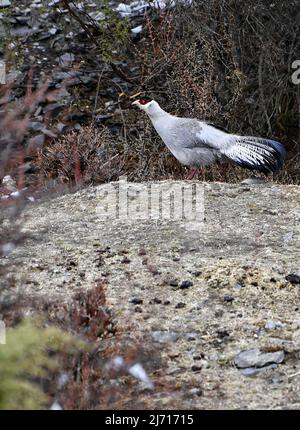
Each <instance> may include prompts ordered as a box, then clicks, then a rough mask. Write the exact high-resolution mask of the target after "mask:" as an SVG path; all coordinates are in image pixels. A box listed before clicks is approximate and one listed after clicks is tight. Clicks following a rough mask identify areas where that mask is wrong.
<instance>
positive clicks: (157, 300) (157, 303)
mask: <svg viewBox="0 0 300 430" xmlns="http://www.w3.org/2000/svg"><path fill="white" fill-rule="evenodd" d="M149 304H150V305H153V304H156V305H160V304H161V300H160V299H158V298H157V297H154V299H152V300H150V302H149Z"/></svg>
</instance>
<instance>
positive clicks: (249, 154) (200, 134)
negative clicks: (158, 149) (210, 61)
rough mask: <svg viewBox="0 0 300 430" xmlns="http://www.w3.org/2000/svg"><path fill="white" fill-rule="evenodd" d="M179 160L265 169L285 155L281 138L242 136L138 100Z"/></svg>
mask: <svg viewBox="0 0 300 430" xmlns="http://www.w3.org/2000/svg"><path fill="white" fill-rule="evenodd" d="M149 100H150V101H149ZM133 104H135V105H138V106H139V107H140V108H141V109H142V110H144V111H145V112H146V113H147V114H148V116H149V118H150V119H151V122H152V124H153V126H154V128H155V130H156V131H157V133H158V134H159V136H160V137H161V139H162V140H163V141H164V143H165V144H166V146H167V147H168V148H169V150H170V151H171V153H172V154H173V155H174V156H175V157H176V158H177V160H178V161H179V162H180V163H182V164H184V165H186V166H190V167H201V166H206V165H209V164H212V163H214V162H216V161H226V160H230V161H232V162H233V163H235V164H237V165H239V166H241V167H245V168H248V169H252V170H258V171H261V172H264V173H269V172H276V171H277V170H278V169H280V168H281V166H282V164H283V160H284V158H285V149H284V147H283V145H282V144H281V143H279V142H276V141H274V140H269V139H263V138H258V137H252V136H238V135H234V134H230V133H227V132H226V131H224V130H222V129H219V128H217V127H214V126H213V125H211V124H208V123H207V122H205V121H199V120H197V119H193V118H180V117H176V116H174V115H171V114H169V113H167V112H165V111H164V110H163V109H162V108H161V107H160V106H159V104H158V103H157V102H155V101H154V100H151V99H148V98H147V100H145V103H144V102H143V99H139V100H137V101H135V102H134V103H133Z"/></svg>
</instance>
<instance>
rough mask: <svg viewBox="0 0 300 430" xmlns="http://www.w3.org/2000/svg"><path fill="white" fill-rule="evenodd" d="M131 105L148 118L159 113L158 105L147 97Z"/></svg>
mask: <svg viewBox="0 0 300 430" xmlns="http://www.w3.org/2000/svg"><path fill="white" fill-rule="evenodd" d="M132 105H134V106H138V107H139V108H140V109H141V110H143V111H145V112H146V113H147V114H148V115H149V116H154V115H155V114H156V113H157V112H159V111H161V108H160V106H159V104H158V103H157V102H156V101H155V100H152V99H151V98H150V97H148V96H143V97H140V98H139V99H137V100H135V101H134V102H133V103H132Z"/></svg>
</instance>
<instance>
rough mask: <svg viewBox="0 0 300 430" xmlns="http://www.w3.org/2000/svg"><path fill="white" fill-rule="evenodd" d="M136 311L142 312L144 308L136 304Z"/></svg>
mask: <svg viewBox="0 0 300 430" xmlns="http://www.w3.org/2000/svg"><path fill="white" fill-rule="evenodd" d="M134 312H138V313H142V312H143V309H142V308H141V307H140V306H136V307H135V308H134Z"/></svg>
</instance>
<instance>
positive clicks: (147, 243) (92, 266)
mask: <svg viewBox="0 0 300 430" xmlns="http://www.w3.org/2000/svg"><path fill="white" fill-rule="evenodd" d="M175 184H176V185H177V186H184V185H185V184H187V182H175V181H165V182H163V183H161V185H163V186H164V187H165V189H166V190H168V189H171V188H172V187H174V185H175ZM200 185H201V184H199V186H200ZM112 186H115V185H114V184H112ZM135 186H138V184H135V185H134V186H133V190H134V187H135ZM203 186H204V200H203V202H204V208H205V213H204V219H201V220H200V219H198V220H197V222H198V221H199V222H198V224H197V223H195V224H193V228H191V223H190V222H187V221H184V220H180V219H179V220H175V219H169V220H167V219H165V220H159V219H158V220H147V219H141V220H137V219H133V218H134V217H129V219H124V218H123V219H120V218H119V219H118V218H116V217H114V216H110V217H109V218H108V219H104V217H103V216H102V215H103V213H102V212H101V210H100V212H99V204H100V203H101V199H102V200H103V199H106V198H107V194H105V193H103V191H104V190H105V187H107V185H103V186H99V187H90V188H87V189H84V190H81V191H79V192H77V193H75V194H69V195H64V196H61V197H58V198H55V199H53V200H51V201H46V202H43V203H41V204H33V205H31V206H30V207H28V208H27V209H26V211H24V214H23V217H22V225H23V227H22V228H23V231H24V232H25V233H26V234H27V239H26V240H25V242H24V243H23V244H22V245H20V246H19V247H18V248H16V249H15V250H14V251H13V252H12V253H11V254H10V255H9V256H8V257H6V258H5V259H3V262H4V264H7V263H9V265H8V266H9V269H8V274H7V275H6V276H7V277H8V278H10V279H11V280H12V279H13V281H14V288H13V289H14V291H22V293H23V294H26V295H27V296H28V297H35V298H38V297H43V299H46V300H48V301H49V302H50V301H51V300H54V299H57V298H59V300H61V302H62V303H63V302H65V303H68V301H69V300H70V298H71V297H72V296H73V295H74V294H75V293H76V292H78V291H81V292H82V291H83V290H85V289H89V288H90V287H91V286H92V285H93V284H94V283H95V282H96V281H97V280H99V279H103V280H104V281H105V283H106V296H107V302H108V306H109V308H110V309H111V312H112V314H113V316H114V318H115V320H116V322H117V325H119V326H120V327H122V330H125V331H126V330H127V332H128V333H130V336H131V338H135V339H146V338H151V339H153V342H154V343H156V344H157V345H158V346H159V347H160V348H161V347H162V346H163V348H162V349H161V351H162V353H161V354H162V359H163V361H162V363H163V367H161V368H159V369H158V368H157V369H153V372H152V373H151V374H150V377H151V378H152V380H153V382H154V384H155V380H156V375H157V372H160V374H161V373H164V375H165V377H166V379H167V380H169V381H170V383H172V386H173V387H174V386H176V390H175V392H173V393H172V395H170V394H166V392H164V391H165V390H164V389H161V390H158V391H159V392H158V393H157V392H156V393H155V394H154V395H152V394H151V393H150V394H149V393H147V392H144V393H143V394H141V395H142V396H145V397H148V404H149V407H153V408H164V407H170V406H172V405H173V404H174V403H172V402H174V400H176V401H177V402H178V403H177V406H178V405H181V407H182V408H183V407H186V408H299V407H300V399H299V385H300V363H299V351H300V296H299V287H300V277H299V276H298V275H299V274H300V249H299V225H300V188H299V187H297V186H292V185H291V186H283V185H277V184H275V183H266V184H259V185H233V184H222V183H213V184H208V183H207V184H204V185H203ZM128 187H129V188H130V187H131V186H130V185H128ZM201 187H202V185H201ZM137 195H138V194H137V193H135V191H132V187H131V188H130V189H129V191H128V194H127V197H128V199H129V200H132V201H134V199H135V198H137V197H136V196H137ZM99 202H100V203H99ZM106 203H107V202H106ZM100 206H101V204H100ZM118 210H119V209H118ZM200 221H201V222H200ZM170 396H171V397H172V399H170Z"/></svg>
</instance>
